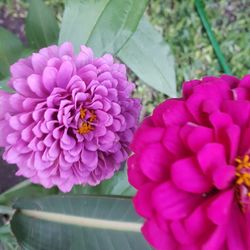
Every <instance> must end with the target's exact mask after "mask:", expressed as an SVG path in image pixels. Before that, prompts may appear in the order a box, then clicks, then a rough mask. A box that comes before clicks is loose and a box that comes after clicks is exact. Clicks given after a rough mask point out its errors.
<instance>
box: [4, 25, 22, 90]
mask: <svg viewBox="0 0 250 250" xmlns="http://www.w3.org/2000/svg"><path fill="white" fill-rule="evenodd" d="M22 50H23V45H22V43H21V41H20V40H19V39H18V38H17V37H16V36H15V35H13V34H12V33H11V32H9V31H8V30H6V29H4V28H2V27H0V79H3V78H4V77H6V76H8V75H9V67H10V65H11V64H12V63H14V62H15V61H16V60H17V59H18V58H19V57H20V55H21V53H22ZM4 86H5V85H4V84H3V85H2V84H1V88H4Z"/></svg>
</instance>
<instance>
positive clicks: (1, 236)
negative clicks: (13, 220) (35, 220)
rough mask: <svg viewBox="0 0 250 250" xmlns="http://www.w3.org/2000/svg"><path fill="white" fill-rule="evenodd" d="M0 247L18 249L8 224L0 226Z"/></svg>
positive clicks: (7, 249)
mask: <svg viewBox="0 0 250 250" xmlns="http://www.w3.org/2000/svg"><path fill="white" fill-rule="evenodd" d="M0 249H1V250H18V249H20V248H19V246H18V243H17V241H16V239H15V238H14V235H13V234H12V232H11V230H10V225H4V226H1V227H0Z"/></svg>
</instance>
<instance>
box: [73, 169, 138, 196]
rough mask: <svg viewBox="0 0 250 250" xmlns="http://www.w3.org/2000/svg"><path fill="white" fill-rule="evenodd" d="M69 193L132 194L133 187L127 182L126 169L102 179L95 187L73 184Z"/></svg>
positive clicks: (133, 191) (133, 192)
mask: <svg viewBox="0 0 250 250" xmlns="http://www.w3.org/2000/svg"><path fill="white" fill-rule="evenodd" d="M70 193H71V194H92V195H120V196H130V197H131V196H134V194H135V189H134V188H133V187H132V186H131V185H130V184H129V183H128V177H127V171H126V169H123V170H120V171H119V172H117V173H116V174H115V175H114V176H113V177H112V178H111V179H109V180H106V181H103V182H102V183H101V184H99V185H98V186H96V187H91V186H75V187H74V188H73V189H72V191H71V192H70Z"/></svg>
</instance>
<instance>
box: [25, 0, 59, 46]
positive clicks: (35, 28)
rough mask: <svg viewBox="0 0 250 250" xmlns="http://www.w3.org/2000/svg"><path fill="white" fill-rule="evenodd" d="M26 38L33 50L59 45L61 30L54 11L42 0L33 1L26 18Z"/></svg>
mask: <svg viewBox="0 0 250 250" xmlns="http://www.w3.org/2000/svg"><path fill="white" fill-rule="evenodd" d="M25 30H26V37H27V39H28V41H29V44H30V46H31V47H32V48H35V49H40V48H42V47H46V46H48V45H51V44H53V43H57V39H58V33H59V28H58V24H57V21H56V18H55V15H54V13H53V11H52V10H51V9H50V8H49V7H48V6H46V5H45V4H44V2H43V1H42V0H35V1H34V0H31V1H30V6H29V12H28V16H27V18H26V26H25Z"/></svg>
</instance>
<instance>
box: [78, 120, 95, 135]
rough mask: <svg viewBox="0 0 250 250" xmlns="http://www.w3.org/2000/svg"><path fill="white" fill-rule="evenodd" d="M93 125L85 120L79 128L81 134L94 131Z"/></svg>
mask: <svg viewBox="0 0 250 250" xmlns="http://www.w3.org/2000/svg"><path fill="white" fill-rule="evenodd" d="M92 130H93V127H92V126H91V125H90V124H89V123H88V122H83V123H82V125H81V127H80V128H79V129H78V130H77V132H78V133H79V134H80V135H83V134H87V133H88V132H90V131H92Z"/></svg>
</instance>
